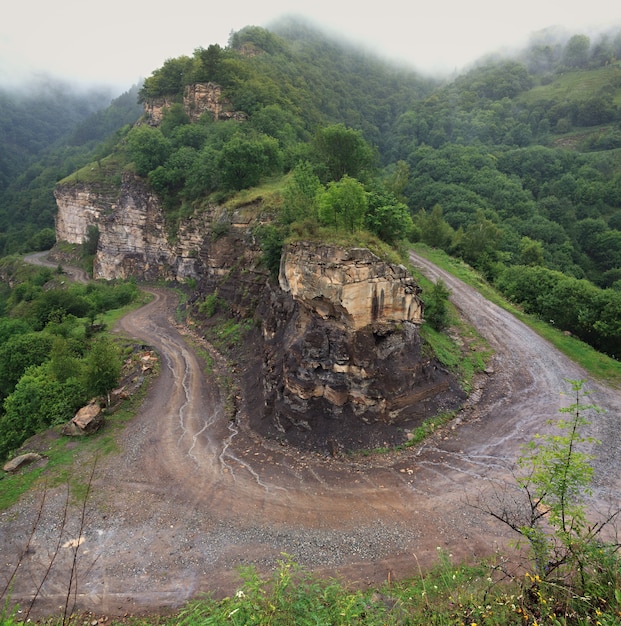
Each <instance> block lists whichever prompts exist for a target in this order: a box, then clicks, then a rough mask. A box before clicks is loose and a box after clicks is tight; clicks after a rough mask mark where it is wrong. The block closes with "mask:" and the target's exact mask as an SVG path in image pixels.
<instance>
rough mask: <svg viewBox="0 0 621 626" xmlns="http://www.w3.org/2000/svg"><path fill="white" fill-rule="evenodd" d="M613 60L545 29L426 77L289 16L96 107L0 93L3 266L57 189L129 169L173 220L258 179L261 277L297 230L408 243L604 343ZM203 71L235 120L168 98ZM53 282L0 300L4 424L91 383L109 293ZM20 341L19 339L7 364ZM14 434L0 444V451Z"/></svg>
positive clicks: (612, 231) (616, 184) (49, 224)
mask: <svg viewBox="0 0 621 626" xmlns="http://www.w3.org/2000/svg"><path fill="white" fill-rule="evenodd" d="M619 59H621V31H618V32H615V33H609V34H607V35H601V36H599V37H598V38H596V39H595V38H594V39H593V40H592V39H590V38H589V37H587V36H585V35H582V34H576V35H573V36H571V37H566V38H561V37H558V36H557V35H556V34H555V33H553V32H550V33H541V34H540V36H538V37H537V38H534V39H533V41H532V42H531V44H530V45H529V47H528V48H526V49H525V50H523V51H522V53H521V54H519V55H517V56H515V57H513V58H501V57H490V58H487V59H484V60H482V61H481V62H480V63H479V64H477V65H476V66H474V67H472V68H471V69H470V70H469V71H467V72H465V73H463V74H461V75H459V76H457V77H454V78H453V79H451V80H443V81H440V80H432V79H429V78H426V77H422V76H420V75H418V74H417V73H416V72H414V71H412V70H410V69H408V68H404V67H397V66H395V65H391V64H389V63H387V62H385V61H381V60H380V59H378V58H377V57H375V56H372V55H370V54H369V53H367V52H363V51H361V50H358V49H355V48H352V47H349V46H345V45H343V44H341V43H339V42H337V41H335V40H332V39H329V38H327V37H326V36H325V35H323V34H322V33H320V32H317V31H316V30H314V29H312V28H310V27H308V26H307V25H305V24H302V23H300V22H296V21H290V20H288V21H284V22H281V23H279V24H277V25H275V26H274V27H273V29H271V30H269V31H268V30H266V29H263V28H258V27H247V28H245V29H242V30H241V31H239V32H236V33H234V34H232V36H231V38H230V41H229V43H228V45H227V46H226V47H221V46H219V45H208V47H207V48H198V49H196V50H195V51H194V52H193V54H192V55H191V56H182V57H178V58H173V59H169V60H167V61H166V62H165V63H164V64H163V66H162V67H160V68H158V69H156V70H155V71H154V72H153V73H152V75H151V76H150V77H148V78H147V79H146V80H145V81H144V83H143V84H142V86H140V87H136V88H135V89H132V90H131V91H130V92H128V93H126V94H123V95H122V96H120V97H119V98H117V99H116V100H114V101H113V102H112V104H111V105H110V106H108V107H107V108H106V107H102V106H101V104H102V102H103V99H102V98H101V97H97V98H93V97H92V94H91V96H89V97H88V98H87V97H78V96H70V95H66V94H63V93H62V92H61V91H62V90H61V91H59V90H51V91H49V90H48V91H47V92H45V95H44V96H37V97H33V96H30V97H29V98H26V97H25V96H20V97H18V96H15V95H12V94H9V93H6V92H2V93H0V99H1V100H2V107H0V110H1V113H0V128H1V129H2V132H0V141H1V142H2V143H1V146H0V255H1V256H5V257H7V258H6V259H5V260H4V263H5V264H6V265H5V266H4V267H5V270H4V272H3V278H4V280H5V282H6V283H7V284H8V281H9V279H8V278H7V276H8V274H7V270H6V268H7V267H13V265H12V264H13V263H14V262H15V261H14V258H13V257H11V256H9V255H12V254H15V253H22V252H26V251H29V250H41V249H46V248H49V247H51V246H52V245H53V243H54V231H53V226H54V212H55V205H54V199H53V195H52V191H53V188H54V185H55V184H56V183H57V182H58V181H59V180H61V179H63V178H65V177H67V176H72V177H74V179H75V178H76V177H78V178H79V180H80V181H84V182H88V180H89V177H92V176H101V175H102V174H105V175H106V176H112V177H114V176H115V174H118V173H119V172H120V171H121V170H122V169H124V168H127V169H131V170H132V171H133V172H134V173H135V174H137V175H138V176H141V177H144V179H145V180H146V181H147V182H148V184H149V185H150V186H151V188H152V189H153V190H154V191H155V192H156V193H157V194H158V196H159V197H160V198H161V199H162V202H163V206H164V208H165V211H166V217H167V220H168V222H169V226H171V227H172V228H174V224H175V223H176V221H177V220H178V219H179V218H180V217H181V216H184V215H189V214H191V213H192V212H193V211H196V210H198V211H200V210H201V209H202V208H204V207H205V206H207V205H208V204H209V203H214V202H221V201H223V200H225V199H226V198H228V197H230V196H232V195H234V194H235V193H238V192H239V191H240V190H244V189H248V188H251V187H257V186H261V185H263V186H265V188H266V189H268V187H269V192H267V191H266V192H265V193H262V197H263V198H264V201H266V202H269V203H270V208H271V209H273V210H274V212H275V215H276V218H275V220H274V222H273V223H272V224H271V225H268V226H265V227H263V229H262V230H261V232H257V237H258V238H259V240H260V241H261V244H262V246H263V248H264V252H265V259H266V262H267V263H268V265H269V266H270V267H272V268H276V267H277V266H278V261H279V257H280V247H281V245H282V243H283V242H284V241H285V240H286V239H287V238H291V237H300V238H301V237H311V238H313V237H331V236H338V237H339V238H341V240H345V241H347V237H348V236H349V237H353V238H354V239H355V241H357V242H360V241H364V240H365V239H364V237H367V240H368V241H372V240H374V241H376V242H384V243H383V244H381V245H385V246H395V247H400V246H403V245H407V243H408V242H416V241H422V242H424V243H426V244H428V245H430V246H434V247H438V248H442V249H444V250H446V251H447V252H448V253H450V254H452V255H455V256H457V257H460V258H462V259H463V260H464V261H466V262H467V263H469V264H470V265H472V266H473V267H475V268H476V269H477V270H478V271H479V272H481V273H482V274H483V275H484V276H485V278H487V279H488V280H489V281H490V282H491V283H493V284H494V285H495V286H496V287H497V288H498V289H499V290H500V291H501V292H502V293H504V294H505V295H506V296H507V297H508V298H510V299H512V300H513V301H515V302H516V303H519V304H520V305H521V306H522V307H523V308H524V309H525V310H526V311H527V312H530V313H533V314H535V315H537V316H539V317H541V318H542V319H544V320H546V321H547V322H551V323H553V324H555V325H557V326H558V327H559V328H561V329H563V330H566V331H569V332H571V333H573V334H575V335H577V336H578V337H580V338H581V339H583V340H584V341H586V342H589V343H590V344H591V345H593V346H594V347H596V348H597V349H598V350H601V351H603V352H606V353H608V354H610V355H613V356H615V355H619V354H621V61H619ZM196 82H214V83H217V84H218V85H220V86H221V88H222V92H223V94H222V95H223V103H225V104H226V106H227V107H229V109H230V110H231V111H235V112H238V113H241V115H239V116H236V117H235V118H234V119H229V120H227V121H222V120H214V119H213V117H212V115H211V114H210V113H205V114H204V115H203V116H202V117H201V118H200V119H199V120H198V121H195V122H191V120H190V118H189V117H188V115H187V113H186V111H185V110H184V107H183V106H182V98H183V92H184V89H185V87H186V86H187V85H191V84H194V83H196ZM163 97H165V98H166V99H167V101H168V102H170V103H172V104H171V105H170V106H169V107H168V108H167V110H166V112H165V115H164V118H163V121H162V123H161V125H159V126H152V125H149V124H147V123H141V124H134V122H135V121H136V120H137V119H138V117H139V116H140V113H141V111H142V107H141V106H140V104H141V103H151V102H153V101H155V100H157V99H159V98H163ZM93 162H96V163H97V165H98V167H91V166H88V167H84V166H86V165H87V164H89V163H93ZM80 168H82V169H80ZM364 233H366V235H365V234H364ZM354 239H352V240H354ZM87 243H88V242H87ZM11 271H13V270H11ZM9 273H10V272H9ZM13 273H15V272H14V271H13ZM53 279H54V277H53V276H52V275H50V273H49V272H47V273H45V272H44V273H41V272H39V273H35V274H33V275H29V276H28V277H27V278H24V279H23V280H22V281H21V283H22V284H20V286H19V287H17V288H14V289H9V288H8V287H6V286H5V287H4V288H3V291H2V293H1V294H0V295H1V298H0V314H2V318H0V322H1V324H0V373H2V376H0V379H1V380H2V385H3V387H2V389H0V393H1V395H2V398H4V404H3V408H2V410H0V414H1V415H2V416H1V417H0V422H2V421H4V422H5V423H8V422H7V420H9V422H10V420H11V419H12V418H11V415H12V411H15V410H17V409H15V407H17V406H18V405H17V404H16V403H17V402H18V396H16V395H15V394H18V393H19V394H22V395H21V396H19V397H21V398H26V397H28V394H30V391H29V389H31V388H34V387H32V385H34V386H35V387H36V386H37V385H39V384H43V383H42V381H43V380H45V381H47V382H46V383H45V384H46V385H52V386H53V385H56V386H58V389H56V387H54V389H56V390H55V391H54V393H53V394H51V395H50V396H49V397H50V398H51V397H52V396H54V397H59V398H61V397H65V396H64V395H63V394H64V391H62V392H61V391H60V390H61V389H65V387H67V385H69V386H71V385H73V386H74V387H75V389H74V391H75V392H76V393H75V395H74V396H72V398H73V400H71V401H68V402H69V404H67V406H66V407H65V408H64V409H63V411H64V412H63V416H64V415H66V414H68V413H70V412H71V410H73V408H74V405H75V403H76V402H77V399H78V398H79V399H80V401H82V400H83V399H84V398H85V397H86V395H87V394H88V392H89V391H92V389H93V387H92V384H91V383H92V381H91V382H89V371H91V372H92V369H93V367H94V366H93V365H92V362H91V361H89V359H94V358H95V356H90V355H91V348H92V347H93V346H94V345H98V344H97V343H96V342H95V343H93V340H92V337H90V336H89V328H90V327H91V326H92V321H93V316H94V315H95V314H96V313H97V312H98V311H101V310H103V308H102V307H104V305H103V304H101V299H102V298H104V295H102V294H103V291H102V292H101V293H100V291H99V289H100V288H99V287H97V288H96V287H83V286H79V287H78V286H75V287H72V288H67V287H66V285H65V286H63V285H61V284H60V283H59V281H54V280H53ZM18 282H20V281H18ZM11 284H12V285H15V284H17V283H16V282H15V280H13V279H11ZM101 289H103V288H101ZM89 290H90V291H89ZM130 291H131V290H130ZM119 293H125V292H124V291H120V292H119ZM128 293H129V292H128ZM52 294H56V295H52ZM106 297H108V296H106ZM132 297H133V296H132ZM124 298H129V295H128V294H126V295H125V296H124ZM113 304H114V303H111V304H110V303H109V304H108V305H106V306H113ZM431 310H432V308H430V311H431ZM89 320H90V321H89ZM2 328H5V329H6V332H2ZM35 336H36V337H38V338H37V339H36V341H35V340H34V337H35ZM31 340H32V341H31ZM20 341H21V342H22V343H23V344H24V345H25V343H24V342H26V343H28V345H29V346H30V345H32V346H33V347H32V348H29V349H28V350H23V357H24V359H25V360H24V359H22V360H23V362H20V363H19V364H18V363H14V362H13V360H12V359H13V355H14V354H15V352H16V347H17V350H18V351H19V350H21V348H19V346H16V345H14V344H15V342H18V343H19V342H20ZM20 345H21V344H20ZM102 350H103V348H102ZM96 354H97V349H96V350H95V355H96ZM52 362H53V363H54V366H53V367H52V366H51V365H50V363H52ZM61 365H62V367H61ZM89 368H90V369H89ZM57 371H58V372H61V374H60V376H61V379H58V378H57V376H58V375H57V374H54V372H57ZM62 372H64V373H62ZM26 376H27V377H29V378H28V381H30V382H29V383H28V384H31V387H30V388H29V387H28V386H27V382H23V383H22V381H23V380H24V378H22V377H26ZM55 376H56V378H55ZM33 381H34V382H33ZM51 388H52V387H50V389H51ZM31 395H32V394H31ZM19 401H22V400H19ZM41 401H42V402H44V400H43V399H42V400H41ZM45 401H46V400H45ZM20 410H21V409H20ZM59 410H60V409H59ZM57 413H58V411H56V409H54V411H51V410H50V411H48V414H49V415H52V416H54V415H56V414H57ZM30 414H32V415H33V419H35V417H34V416H35V415H37V413H36V411H35V410H34V409H32V410H30ZM53 419H56V418H53ZM59 419H60V418H59ZM9 432H12V431H11V430H10V429H9ZM22 434H24V433H22ZM18 440H19V437H17V436H15V437H13V438H12V439H10V440H6V441H5V442H4V443H3V444H2V445H3V446H4V447H1V446H0V458H1V457H2V456H3V455H6V454H7V453H8V452H9V450H10V449H11V448H12V447H14V444H16V442H18Z"/></svg>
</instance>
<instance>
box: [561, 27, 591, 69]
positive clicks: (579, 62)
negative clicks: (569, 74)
mask: <svg viewBox="0 0 621 626" xmlns="http://www.w3.org/2000/svg"><path fill="white" fill-rule="evenodd" d="M590 47H591V40H590V39H589V38H588V37H587V36H586V35H574V36H573V37H571V39H570V40H569V41H568V42H567V45H566V46H565V50H563V62H564V63H565V64H566V65H568V66H569V67H584V66H586V64H587V62H588V60H589V49H590Z"/></svg>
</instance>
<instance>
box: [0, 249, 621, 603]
mask: <svg viewBox="0 0 621 626" xmlns="http://www.w3.org/2000/svg"><path fill="white" fill-rule="evenodd" d="M412 259H413V262H414V263H415V264H417V265H419V266H420V267H421V268H422V269H423V271H424V272H425V273H426V274H427V275H429V276H430V277H431V278H437V277H440V276H441V277H442V278H443V280H444V281H445V283H446V284H447V285H448V287H449V288H450V289H451V291H452V294H453V295H452V298H453V301H454V302H455V304H456V305H457V307H458V308H459V309H460V311H461V312H462V314H463V315H464V317H465V318H467V319H468V320H469V321H470V322H471V323H472V324H473V325H474V326H476V327H477V329H478V330H479V332H480V333H481V334H482V335H484V336H485V337H486V338H487V340H488V341H489V342H490V344H491V345H492V347H493V348H494V350H495V357H494V359H493V363H492V366H491V371H490V373H489V374H488V375H487V377H488V380H487V381H486V384H484V385H481V386H480V387H479V389H477V391H476V393H475V394H474V396H473V399H472V402H471V403H470V404H469V406H468V407H467V409H466V410H465V411H464V412H463V413H462V414H461V415H460V416H459V418H458V420H456V421H455V423H454V424H452V425H449V426H448V427H447V428H446V429H445V430H444V431H443V432H439V433H437V434H436V435H435V436H433V437H431V438H430V439H429V440H428V441H426V442H425V443H424V444H423V445H421V446H420V447H418V448H411V449H408V450H407V451H405V452H401V453H398V454H391V455H383V456H379V457H353V458H350V457H348V458H342V459H331V458H327V457H325V456H319V455H316V454H312V453H303V452H300V451H298V450H294V449H290V448H288V447H286V446H282V445H280V444H278V443H277V442H270V441H265V440H262V439H260V438H258V437H257V436H255V435H253V433H252V432H251V431H250V430H248V429H247V428H245V426H244V424H245V422H246V420H245V419H244V416H241V417H240V419H239V420H237V421H230V420H229V417H228V415H227V412H226V411H225V399H224V398H223V397H221V395H220V393H219V389H218V387H217V385H216V384H215V382H214V381H215V379H216V374H217V373H218V367H219V366H218V365H217V362H216V366H215V370H214V371H212V372H211V375H207V376H205V372H204V370H203V369H202V368H203V364H202V363H201V362H200V361H199V359H198V358H197V356H196V354H195V351H193V350H192V348H191V347H190V346H191V344H190V343H188V342H187V341H186V337H184V336H183V335H182V334H181V333H180V331H179V329H177V328H176V327H175V325H174V324H173V323H171V319H172V312H173V308H174V296H173V295H172V294H171V293H170V292H166V291H157V292H156V297H155V299H154V300H153V301H152V302H151V303H150V304H149V305H147V306H145V307H143V308H142V309H140V310H138V311H135V312H134V313H132V314H130V315H129V316H127V317H126V318H124V319H123V320H122V321H121V323H120V327H119V329H118V330H119V332H123V333H126V334H129V335H131V336H133V337H136V338H137V339H139V340H140V341H143V342H145V343H149V344H151V345H153V346H154V347H155V348H156V349H157V350H158V351H159V353H160V357H161V374H160V376H159V378H158V380H157V381H156V384H154V385H153V388H152V390H151V393H150V394H149V396H148V397H147V399H146V401H145V402H144V404H143V406H142V408H141V410H140V411H139V413H138V415H137V416H136V418H135V419H134V420H133V421H132V422H131V424H130V425H129V426H128V427H127V428H126V429H125V430H124V432H123V435H122V438H121V440H120V442H119V443H120V446H121V450H120V452H119V453H118V454H113V455H110V456H108V457H106V458H105V459H103V460H100V461H99V463H98V465H97V468H96V474H95V477H94V480H93V489H92V493H93V495H92V497H91V499H90V501H89V503H88V507H87V511H86V519H85V522H86V523H85V524H84V527H83V529H82V543H81V545H80V550H79V553H78V555H79V556H78V569H77V580H78V587H77V596H76V598H77V605H78V607H80V608H84V609H89V610H94V611H97V612H105V613H109V614H123V613H126V612H138V611H145V612H147V611H156V610H159V609H161V608H163V607H167V606H178V605H179V604H181V603H183V602H184V601H185V600H187V599H189V598H190V597H193V596H195V595H196V594H198V593H200V592H212V593H213V594H215V595H218V594H223V593H230V592H231V591H232V590H233V589H234V588H235V585H236V584H237V582H238V577H237V573H236V569H235V568H236V566H238V565H242V564H246V565H247V564H254V565H256V566H257V567H258V568H259V569H260V570H269V569H270V568H272V567H273V566H274V564H275V563H276V561H277V560H278V559H279V558H281V554H282V553H283V552H285V553H287V554H290V555H291V556H292V557H293V558H294V559H295V560H296V561H297V562H299V563H300V564H302V565H303V566H306V567H309V568H313V569H315V570H318V571H321V572H323V573H334V572H339V573H341V574H343V575H344V576H346V577H348V578H349V579H350V580H351V581H354V582H356V583H358V584H361V585H365V584H373V583H376V582H379V581H381V580H385V579H386V577H387V576H388V575H390V576H392V577H393V578H394V577H396V576H406V575H411V574H415V573H416V572H417V571H418V570H417V562H418V563H421V564H422V565H423V566H425V565H428V564H431V563H432V562H433V560H434V559H435V555H436V549H437V547H442V548H446V549H447V550H449V551H450V552H451V553H452V554H453V555H454V557H455V558H456V559H461V558H464V559H467V558H474V557H480V556H483V555H486V554H489V553H490V552H492V551H493V550H494V549H495V548H496V547H497V545H498V544H501V545H502V544H504V543H505V542H506V541H507V539H508V538H509V536H508V535H507V534H506V530H505V529H504V528H502V527H499V526H498V525H497V524H496V523H494V522H493V520H492V519H491V518H489V517H486V516H485V515H483V514H482V513H480V512H478V511H477V510H476V509H474V508H471V507H469V506H468V505H467V504H466V503H467V502H468V501H474V500H476V498H477V497H478V496H479V494H481V493H485V492H487V491H489V490H490V489H492V488H493V487H494V486H495V485H498V484H501V483H502V481H504V480H507V479H509V477H510V476H509V469H510V467H511V464H512V462H513V461H514V460H515V458H516V457H517V455H518V454H519V446H520V445H521V444H522V443H524V442H525V441H527V440H529V439H530V438H531V437H532V436H533V435H534V434H535V433H536V432H538V431H541V430H542V429H544V428H545V423H546V421H547V420H548V419H550V418H551V417H554V416H555V415H556V414H557V411H558V409H559V408H560V407H561V406H563V405H566V404H569V403H570V402H571V398H567V397H566V396H564V395H562V394H561V392H562V391H563V390H566V389H568V386H567V384H566V383H565V382H564V379H567V378H569V379H579V378H585V377H586V376H585V374H584V373H583V372H582V371H581V370H580V369H579V368H578V367H576V366H575V365H574V364H572V363H571V362H570V361H568V360H567V359H566V358H565V357H563V356H562V355H560V354H559V353H558V352H557V351H556V350H555V349H554V348H553V347H552V346H550V345H549V344H548V343H547V342H545V341H543V340H542V339H541V338H540V337H538V336H537V335H536V334H535V333H533V332H532V331H530V330H529V329H528V328H526V327H525V326H524V325H523V324H521V323H520V322H518V321H517V320H515V319H514V318H513V317H512V316H510V315H509V314H507V313H506V312H504V311H503V310H501V309H499V308H498V307H496V306H495V305H493V304H491V303H489V302H487V301H486V300H485V299H484V298H482V297H481V296H480V295H478V294H477V293H476V292H475V291H474V290H472V289H470V288H469V287H467V286H465V285H464V284H463V283H461V282H460V281H458V280H457V279H454V278H453V277H451V276H449V275H447V274H444V273H442V272H440V270H438V269H437V268H435V267H434V266H432V265H431V264H429V263H427V262H426V261H424V260H423V259H421V258H418V257H416V256H414V255H413V256H412ZM588 387H589V388H590V389H592V390H593V391H594V395H593V397H592V399H593V401H595V402H596V403H597V404H599V405H601V406H603V407H605V408H606V409H607V412H606V413H604V414H601V415H598V416H597V417H596V419H597V422H596V423H594V425H593V429H594V434H595V435H596V436H597V437H598V438H599V439H601V440H602V441H604V444H603V445H602V446H601V447H600V448H599V449H598V450H597V451H596V453H597V455H598V460H597V479H596V491H595V494H594V504H595V505H598V506H601V507H605V505H606V504H607V503H608V502H609V501H610V500H611V499H612V498H613V497H615V496H616V494H618V493H619V487H620V486H621V484H620V483H621V480H620V478H619V477H620V476H621V473H620V472H619V468H620V465H621V458H620V456H619V455H620V453H619V451H618V448H617V446H616V445H615V444H616V441H617V435H616V416H617V415H618V414H619V408H620V407H621V394H619V392H618V391H615V390H610V389H606V388H602V387H600V386H598V385H597V384H595V383H589V384H588ZM83 463H84V466H85V467H88V463H89V462H88V460H84V461H83ZM76 471H80V470H79V468H76ZM41 497H42V496H41V494H40V493H31V494H29V495H28V496H27V497H25V498H24V499H23V500H22V501H21V502H20V503H19V504H18V505H16V506H15V507H14V508H13V509H12V510H10V511H6V512H4V513H3V514H2V515H1V517H0V523H1V526H0V554H2V562H3V568H2V570H3V572H5V574H3V575H4V576H6V572H10V571H12V569H13V566H14V565H15V564H16V563H17V561H18V559H19V557H20V554H21V553H22V550H23V548H24V545H25V544H26V541H27V539H28V536H29V535H30V533H31V530H32V527H33V523H34V520H35V518H36V516H37V512H38V511H39V509H40V508H41V507H40V503H41ZM64 502H65V490H64V489H63V488H50V489H48V492H47V494H46V497H45V502H44V506H43V507H42V508H41V516H40V520H39V522H38V523H37V526H36V529H35V531H34V534H33V536H32V540H31V542H30V550H29V552H28V554H26V555H25V556H24V557H23V559H22V563H21V565H20V567H19V571H18V575H17V576H16V579H15V581H14V585H13V590H12V598H13V600H15V601H17V602H19V603H20V604H21V605H22V606H27V605H28V602H29V599H30V598H31V597H32V595H33V592H34V589H36V587H37V586H38V584H39V581H40V580H41V579H42V577H43V574H44V572H45V570H46V568H47V567H48V565H49V563H50V560H51V558H52V557H53V556H54V555H55V554H56V556H55V558H54V562H53V566H52V568H51V570H50V574H49V576H48V578H47V579H46V582H45V584H44V585H43V587H42V589H41V593H40V594H39V599H38V601H37V605H36V611H37V612H38V613H46V612H50V611H56V610H58V607H59V606H60V605H62V604H63V603H64V600H65V598H66V593H67V585H68V581H69V577H70V571H71V564H72V558H73V552H72V548H71V547H70V546H69V545H68V547H66V548H64V547H62V546H63V545H65V544H68V542H70V541H77V540H78V539H79V536H78V535H79V534H80V533H79V530H80V525H79V517H80V516H79V511H78V510H77V509H76V510H74V509H73V508H71V510H70V515H69V517H68V518H67V520H66V522H65V523H62V511H63V508H64ZM57 545H60V546H61V547H60V548H59V549H58V550H57V549H56V546H57ZM3 582H4V581H0V583H3Z"/></svg>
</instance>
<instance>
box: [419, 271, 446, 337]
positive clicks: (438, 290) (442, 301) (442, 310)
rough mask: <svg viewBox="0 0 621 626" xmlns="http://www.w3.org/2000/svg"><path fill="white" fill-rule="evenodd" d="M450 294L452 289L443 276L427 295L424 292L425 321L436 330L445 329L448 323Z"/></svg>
mask: <svg viewBox="0 0 621 626" xmlns="http://www.w3.org/2000/svg"><path fill="white" fill-rule="evenodd" d="M450 295H451V291H450V290H449V288H448V287H447V286H446V283H445V282H444V281H443V280H442V279H441V278H438V280H437V281H436V282H435V283H434V284H433V285H432V287H431V289H429V292H428V294H427V295H424V294H423V300H424V302H425V321H426V322H427V323H428V324H430V325H431V326H432V328H434V329H435V330H443V329H444V328H446V326H447V325H448V322H449V305H448V301H449V296H450Z"/></svg>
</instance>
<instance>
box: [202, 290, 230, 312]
mask: <svg viewBox="0 0 621 626" xmlns="http://www.w3.org/2000/svg"><path fill="white" fill-rule="evenodd" d="M224 304H225V301H224V300H222V299H221V298H219V297H218V290H217V289H216V291H214V292H213V293H210V294H208V295H206V296H205V299H204V300H203V301H202V302H201V303H200V304H199V305H198V311H199V313H201V315H205V316H206V317H213V316H214V315H215V314H216V313H217V312H218V310H219V309H220V307H222V306H223V305H224Z"/></svg>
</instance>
